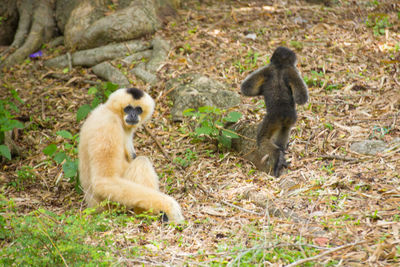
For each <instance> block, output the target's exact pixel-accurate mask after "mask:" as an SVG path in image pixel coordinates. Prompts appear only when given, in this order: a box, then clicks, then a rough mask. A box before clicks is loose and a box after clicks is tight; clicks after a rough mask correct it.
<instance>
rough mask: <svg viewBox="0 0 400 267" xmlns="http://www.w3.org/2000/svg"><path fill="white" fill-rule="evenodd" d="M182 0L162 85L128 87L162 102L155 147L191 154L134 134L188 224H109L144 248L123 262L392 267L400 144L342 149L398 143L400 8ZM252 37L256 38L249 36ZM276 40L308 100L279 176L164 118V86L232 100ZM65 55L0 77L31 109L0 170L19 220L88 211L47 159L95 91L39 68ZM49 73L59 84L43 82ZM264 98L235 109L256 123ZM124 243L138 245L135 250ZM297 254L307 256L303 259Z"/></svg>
mask: <svg viewBox="0 0 400 267" xmlns="http://www.w3.org/2000/svg"><path fill="white" fill-rule="evenodd" d="M184 2H185V3H184V4H183V6H182V8H181V10H180V11H179V15H180V16H179V18H177V19H176V21H175V20H173V21H171V22H169V23H168V25H167V26H166V27H165V29H163V30H161V31H160V32H159V33H158V34H160V35H161V36H162V37H163V38H165V39H167V40H169V41H170V43H171V46H172V47H173V48H172V51H171V53H170V55H169V59H168V61H167V62H166V64H165V65H164V66H163V68H162V69H161V70H160V71H159V76H160V78H161V81H160V82H159V83H158V84H157V85H156V86H153V87H150V86H147V85H144V84H143V83H142V82H141V81H139V80H135V78H134V77H133V76H132V77H130V78H131V79H132V80H133V85H134V86H136V87H140V88H143V89H145V90H147V91H148V92H149V93H150V94H151V95H152V96H153V97H154V98H155V99H156V103H157V107H156V111H155V113H154V116H153V119H152V121H151V122H150V123H149V124H148V128H149V129H150V131H151V132H152V134H153V135H154V136H155V138H156V139H157V140H158V141H159V143H160V144H161V146H162V148H163V150H164V151H165V152H166V153H167V154H168V155H169V156H170V157H171V158H172V159H174V158H177V157H181V158H185V155H186V157H187V151H190V153H191V155H192V156H191V157H190V158H187V159H188V160H189V161H190V164H189V166H187V167H184V168H181V167H178V166H177V165H178V164H177V163H174V162H171V161H170V160H169V159H168V158H166V157H165V156H164V155H163V153H162V152H161V151H160V149H159V147H158V146H157V144H156V143H155V141H154V139H153V138H151V137H150V136H149V135H148V134H147V133H146V131H144V130H142V131H140V132H139V133H138V134H137V135H136V137H135V141H134V143H135V146H136V149H137V154H138V155H139V154H143V155H147V156H149V157H151V159H152V160H153V162H154V164H155V168H156V170H157V173H158V174H159V175H160V181H161V190H162V191H164V192H167V193H168V194H169V195H171V196H173V197H175V198H176V199H177V200H178V202H179V203H180V204H181V206H182V208H183V211H184V215H185V218H186V220H187V223H186V224H185V225H184V226H183V227H182V229H181V230H177V229H176V228H173V227H170V226H166V225H162V224H161V223H160V222H159V221H155V222H154V223H152V224H150V225H148V226H146V227H143V226H141V227H138V226H137V225H127V226H121V227H118V228H116V229H114V230H113V231H112V233H109V234H112V235H113V236H114V238H115V240H116V243H117V244H118V245H116V247H119V248H121V247H129V246H138V247H139V249H140V250H141V253H140V256H135V257H132V258H129V257H128V256H126V255H122V256H120V257H119V258H118V261H119V263H120V264H122V265H134V264H144V265H151V264H154V265H185V264H188V265H198V264H199V265H210V264H212V263H215V262H217V263H220V264H238V265H240V264H241V263H242V261H241V257H242V256H243V258H244V256H245V255H246V257H248V256H249V255H255V254H256V253H253V254H251V253H252V252H256V251H259V250H263V251H276V249H277V248H280V249H286V250H288V251H293V250H296V251H299V253H303V254H302V255H303V256H302V257H301V258H308V257H310V256H316V255H319V257H318V258H317V259H314V260H313V261H312V262H313V263H317V264H320V265H324V264H332V265H342V266H364V264H368V265H371V266H390V265H396V263H397V264H398V263H399V257H400V237H399V229H400V216H399V215H400V205H399V203H400V186H399V184H400V174H399V171H400V164H399V162H400V155H399V154H400V153H399V147H398V146H397V147H394V148H393V149H392V150H391V151H388V152H385V153H380V154H377V155H374V156H370V155H362V154H357V153H353V152H351V151H350V149H349V147H350V145H351V144H352V143H354V142H356V141H360V140H368V139H372V140H383V141H385V142H388V143H389V142H391V141H393V140H394V139H395V138H399V137H400V126H399V122H400V117H399V115H400V111H399V109H400V91H399V90H400V64H399V62H400V17H399V16H400V15H399V11H400V6H399V4H398V3H397V4H396V3H395V1H379V4H376V3H374V2H377V1H333V2H338V3H333V4H332V5H331V6H329V7H327V6H324V5H314V4H310V3H307V2H304V1H278V0H276V1H275V0H272V1H208V0H205V1H184ZM288 2H290V3H291V4H288ZM384 18H387V21H388V24H385V20H384ZM382 21H384V22H382ZM382 25H383V26H382ZM249 34H250V35H249ZM251 34H255V39H251V38H249V37H251V36H252V35H251ZM279 45H284V46H288V47H290V48H291V49H293V50H294V51H296V53H297V55H298V61H299V65H298V67H299V69H300V70H301V73H302V75H303V76H305V77H306V80H307V81H308V84H309V93H310V100H309V103H308V104H306V105H304V106H298V107H297V110H298V121H297V123H296V126H295V127H294V129H293V130H292V134H291V138H290V144H289V149H288V154H287V159H288V161H289V162H290V166H289V170H288V172H287V173H286V174H284V175H282V176H281V177H279V178H274V177H272V176H269V175H266V174H265V173H263V172H259V171H256V170H255V169H254V166H252V165H251V164H250V163H249V162H247V161H245V160H243V159H242V158H240V157H238V155H237V153H236V152H234V151H230V150H216V148H215V145H214V144H213V143H212V142H193V139H192V137H191V136H190V129H191V128H190V125H189V122H186V121H185V122H182V123H173V122H172V121H171V119H170V114H169V110H170V107H171V101H170V100H169V98H168V92H166V90H165V83H166V82H167V81H168V80H169V79H171V78H175V77H177V76H179V75H180V74H183V73H189V72H198V73H203V74H206V75H208V76H209V77H211V78H214V79H216V80H218V81H221V82H224V83H227V84H229V85H230V86H231V90H233V91H236V92H239V87H240V83H241V81H243V79H244V78H245V77H246V75H248V74H249V73H250V72H251V71H253V70H255V69H256V68H258V67H261V66H263V65H265V64H266V63H267V62H268V59H269V57H270V56H271V53H272V52H273V50H274V49H275V48H276V47H277V46H279ZM63 50H64V48H63V47H57V48H55V49H44V57H43V58H41V59H39V60H31V61H27V62H25V63H24V64H21V65H18V66H15V67H14V68H12V69H11V70H7V71H3V73H2V74H1V75H2V80H1V85H0V90H1V95H0V97H2V98H4V97H8V96H9V94H8V93H7V92H8V89H9V88H11V89H15V90H16V91H17V92H18V94H19V96H20V97H21V98H22V99H23V100H24V101H25V104H24V105H21V104H20V105H19V107H20V109H21V113H20V114H18V117H19V119H20V120H24V121H25V124H26V128H25V129H24V130H21V131H18V133H17V137H16V142H17V143H18V145H20V146H21V147H22V148H23V157H22V158H20V159H14V160H12V161H6V162H3V163H2V166H1V170H0V171H1V174H0V177H1V184H2V187H1V190H2V194H3V195H5V196H6V197H8V198H14V200H15V203H16V206H17V209H18V212H19V213H20V214H21V215H23V214H27V213H29V212H31V211H33V210H36V209H38V208H39V207H42V208H44V209H48V210H51V211H53V212H55V213H57V214H61V213H63V212H65V211H67V210H71V209H77V210H79V209H83V208H84V204H83V203H82V199H83V196H82V195H81V194H78V193H77V192H76V191H75V189H74V185H73V184H71V183H70V182H69V181H68V179H65V178H63V176H62V175H63V172H62V168H61V166H60V165H57V164H54V163H51V161H49V158H48V156H46V155H45V154H44V153H43V152H42V150H43V149H44V148H45V147H46V146H47V145H49V144H50V143H56V144H58V145H62V143H63V140H62V139H61V138H60V137H56V132H57V131H60V130H67V131H70V132H71V133H73V134H76V133H78V132H79V128H80V125H81V123H77V122H76V119H75V116H76V111H77V110H78V108H79V107H80V106H81V105H83V104H87V103H90V101H91V97H90V96H89V95H88V94H87V91H88V88H89V87H91V86H92V85H90V84H88V83H87V82H85V81H87V80H91V81H98V80H97V78H96V77H95V76H94V75H93V74H92V72H91V70H90V69H85V68H74V69H73V70H72V71H70V72H68V73H63V71H62V70H50V69H46V68H45V67H43V64H42V60H43V59H47V58H51V57H54V56H55V55H58V54H60V53H62V52H63ZM255 58H257V60H255ZM114 64H116V65H117V64H118V62H114ZM51 73H58V74H59V75H60V76H62V77H63V79H56V78H51V75H50V74H51ZM262 103H263V100H262V98H247V97H242V104H241V105H240V106H238V107H236V108H234V109H233V110H235V111H240V112H241V113H243V116H244V118H246V119H248V120H252V121H254V122H258V121H260V120H261V119H262V116H263V114H264V112H265V111H264V109H263V108H260V107H259V106H260V104H262ZM23 166H30V167H32V168H33V172H34V174H35V177H36V179H34V180H32V181H25V182H24V184H23V188H17V187H16V186H13V185H12V182H13V181H16V180H17V179H18V172H17V170H20V169H21V167H23ZM202 189H205V191H206V192H204V191H203V190H202ZM139 224H140V223H139ZM130 236H135V237H137V238H139V239H140V240H141V241H140V242H139V243H132V241H130V239H129V238H128V237H130ZM303 245H306V246H308V247H311V248H313V249H315V251H314V253H311V254H308V253H305V252H304V251H303V248H302V246H303ZM343 245H344V247H341V246H343ZM335 248H338V249H336V250H335ZM282 253H283V252H282ZM323 253H325V254H323ZM116 255H118V253H116ZM277 255H279V254H277ZM264 256H265V255H264ZM309 260H310V261H311V259H309ZM293 261H294V260H293V259H290V258H284V257H282V258H279V256H275V258H271V259H266V258H261V259H259V260H257V259H252V260H251V261H250V262H252V263H253V264H260V265H270V264H276V266H279V265H281V264H288V263H290V262H293ZM299 264H300V263H299Z"/></svg>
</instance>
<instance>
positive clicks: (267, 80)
mask: <svg viewBox="0 0 400 267" xmlns="http://www.w3.org/2000/svg"><path fill="white" fill-rule="evenodd" d="M296 63H297V57H296V54H295V53H294V52H293V51H292V50H290V49H289V48H286V47H278V48H277V49H276V50H275V51H274V53H273V54H272V57H271V63H270V64H269V65H268V66H265V67H262V68H260V69H258V70H256V71H254V72H253V73H251V74H250V75H249V76H247V77H246V79H245V80H244V81H243V83H242V84H241V92H242V93H243V94H244V95H246V96H257V95H263V96H264V100H265V105H266V108H267V114H266V115H265V117H264V119H263V121H262V123H261V124H260V125H259V127H258V131H257V151H255V152H254V153H255V155H252V158H256V159H257V160H256V165H257V167H258V168H259V169H266V170H267V172H270V173H272V174H273V175H274V176H277V177H278V176H279V175H280V172H281V170H282V168H283V167H287V163H286V160H285V157H284V153H285V150H286V147H287V143H288V140H289V135H290V130H291V128H292V127H293V125H294V124H295V122H296V119H297V114H296V108H295V104H299V105H302V104H305V103H306V102H307V101H308V90H307V85H306V84H305V83H304V81H303V79H302V78H301V76H300V73H299V71H298V70H297V68H296ZM267 159H268V162H267V161H266V160H267Z"/></svg>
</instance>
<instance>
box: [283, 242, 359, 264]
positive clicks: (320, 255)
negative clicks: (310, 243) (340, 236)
mask: <svg viewBox="0 0 400 267" xmlns="http://www.w3.org/2000/svg"><path fill="white" fill-rule="evenodd" d="M365 242H367V241H366V240H364V241H359V242H354V243H351V244H347V245H343V246H340V247H336V248H332V249H330V250H328V251H325V252H324V253H321V254H318V255H316V256H313V257H309V258H305V259H301V260H298V261H295V262H292V263H291V264H289V265H286V267H293V266H298V265H300V264H303V263H306V262H309V261H313V260H316V259H319V258H322V257H324V256H326V255H328V254H331V253H333V252H336V251H339V250H342V249H345V248H349V247H354V246H356V245H360V244H363V243H365Z"/></svg>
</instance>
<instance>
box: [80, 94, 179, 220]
mask: <svg viewBox="0 0 400 267" xmlns="http://www.w3.org/2000/svg"><path fill="white" fill-rule="evenodd" d="M154 105H155V104H154V100H153V99H152V98H151V97H150V95H148V94H147V93H145V92H144V91H142V90H139V89H136V88H129V89H126V88H123V89H119V90H117V91H115V92H114V93H112V94H111V95H110V97H109V98H108V100H107V102H105V103H104V104H102V105H100V106H98V107H97V108H96V109H94V110H93V111H92V112H91V113H90V115H89V117H88V118H87V119H86V121H85V123H84V124H83V126H82V128H81V131H80V142H79V177H80V182H81V185H82V187H83V190H84V192H85V200H86V202H87V204H88V206H89V207H94V206H96V205H97V204H99V203H100V202H101V201H103V200H111V201H115V202H118V203H121V204H123V205H125V206H126V207H128V208H133V209H134V210H135V212H142V211H152V212H154V213H158V212H164V213H165V214H166V215H167V217H168V220H169V221H174V222H181V221H183V219H184V218H183V215H182V211H181V208H180V206H179V204H178V203H177V202H176V200H175V199H173V198H172V197H170V196H168V195H166V194H163V193H161V192H160V191H159V185H158V176H157V174H156V172H155V170H154V168H153V166H152V163H151V161H150V160H149V159H148V158H147V157H145V156H139V157H136V154H135V149H134V146H133V134H134V132H135V131H136V129H137V128H138V127H140V125H142V124H143V123H144V122H146V121H147V120H149V119H150V117H151V115H152V114H153V111H154ZM128 106H130V108H131V110H132V107H133V109H135V108H138V109H139V110H140V112H141V113H140V114H139V113H137V114H138V118H137V121H135V122H134V123H132V121H129V120H128V115H127V114H126V112H125V111H126V109H125V108H126V107H128ZM124 110H125V111H124Z"/></svg>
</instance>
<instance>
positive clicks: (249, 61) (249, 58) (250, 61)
mask: <svg viewBox="0 0 400 267" xmlns="http://www.w3.org/2000/svg"><path fill="white" fill-rule="evenodd" d="M259 56H260V54H259V53H257V52H254V51H252V50H250V51H249V52H247V55H246V56H245V57H244V62H243V63H242V62H241V61H240V60H237V61H235V62H234V63H233V66H235V68H236V69H237V70H238V71H239V73H243V72H245V71H249V70H252V69H254V68H255V67H256V66H257V60H258V57H259Z"/></svg>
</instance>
